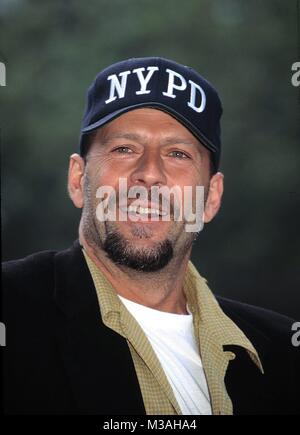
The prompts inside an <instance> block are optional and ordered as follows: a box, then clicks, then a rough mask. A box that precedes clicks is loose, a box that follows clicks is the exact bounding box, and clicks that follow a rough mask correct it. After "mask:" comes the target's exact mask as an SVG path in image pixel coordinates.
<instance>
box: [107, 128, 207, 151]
mask: <svg viewBox="0 0 300 435" xmlns="http://www.w3.org/2000/svg"><path fill="white" fill-rule="evenodd" d="M114 139H127V140H133V141H135V142H139V143H141V144H143V145H147V143H148V139H147V137H146V136H143V135H140V134H137V133H125V132H124V133H122V132H120V133H114V134H110V135H107V137H104V138H103V142H102V143H103V144H107V143H109V142H110V141H112V140H114ZM195 140H196V141H197V143H196V142H192V141H189V140H186V139H184V138H181V137H179V136H169V137H167V138H165V139H164V140H163V141H161V142H160V144H161V145H162V146H164V145H176V144H184V145H189V146H193V145H194V146H196V147H197V148H198V145H199V144H200V145H202V144H201V142H200V141H199V140H198V139H196V138H195ZM199 148H200V147H199ZM200 151H201V149H200Z"/></svg>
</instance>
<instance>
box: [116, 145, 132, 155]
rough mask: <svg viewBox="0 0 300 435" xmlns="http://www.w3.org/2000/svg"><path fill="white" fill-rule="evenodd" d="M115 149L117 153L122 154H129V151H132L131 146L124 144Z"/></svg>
mask: <svg viewBox="0 0 300 435" xmlns="http://www.w3.org/2000/svg"><path fill="white" fill-rule="evenodd" d="M113 151H114V152H117V153H120V154H129V153H132V150H131V149H130V148H128V147H124V146H122V147H118V148H115V149H113Z"/></svg>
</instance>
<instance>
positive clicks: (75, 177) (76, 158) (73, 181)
mask: <svg viewBox="0 0 300 435" xmlns="http://www.w3.org/2000/svg"><path fill="white" fill-rule="evenodd" d="M84 168H85V164H84V160H83V158H82V157H81V156H80V155H79V154H72V155H71V156H70V164H69V173H68V192H69V195H70V198H71V200H72V201H73V204H74V205H75V207H77V208H82V207H83V176H84Z"/></svg>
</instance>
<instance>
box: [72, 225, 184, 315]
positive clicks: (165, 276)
mask: <svg viewBox="0 0 300 435" xmlns="http://www.w3.org/2000/svg"><path fill="white" fill-rule="evenodd" d="M79 240H80V243H81V245H82V246H83V248H84V250H85V252H86V253H87V255H88V256H89V258H90V259H91V260H92V261H93V262H94V264H95V265H96V266H97V267H98V269H99V270H100V271H101V272H102V273H103V275H104V276H105V277H106V279H107V280H108V281H109V282H110V283H111V284H112V286H113V287H114V289H115V290H116V292H117V293H118V294H119V295H120V296H123V297H124V298H126V299H129V300H131V301H133V302H136V303H138V304H141V305H145V306H147V307H149V308H153V309H155V310H160V311H165V312H169V313H175V314H187V309H186V296H185V293H184V291H183V281H184V276H185V273H186V269H187V265H188V261H189V258H190V253H191V249H190V250H189V252H187V253H186V255H185V256H184V257H180V258H179V256H177V257H176V255H174V257H173V258H172V259H171V261H170V262H169V263H168V265H167V266H165V267H164V268H163V269H162V270H160V271H156V272H140V271H136V270H133V269H130V268H128V267H124V266H120V265H118V264H115V263H113V262H112V261H111V260H110V259H109V258H108V257H107V255H106V253H105V252H104V251H103V250H102V249H101V248H98V247H95V246H92V244H91V243H89V242H88V241H87V240H86V238H85V237H84V235H83V233H82V230H81V229H80V230H79ZM175 277H176V281H175V282H174V278H175Z"/></svg>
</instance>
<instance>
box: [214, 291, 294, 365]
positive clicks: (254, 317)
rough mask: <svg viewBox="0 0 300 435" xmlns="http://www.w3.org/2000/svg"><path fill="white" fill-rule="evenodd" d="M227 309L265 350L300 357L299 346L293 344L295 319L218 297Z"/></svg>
mask: <svg viewBox="0 0 300 435" xmlns="http://www.w3.org/2000/svg"><path fill="white" fill-rule="evenodd" d="M216 298H217V301H218V303H219V305H220V307H221V308H222V310H223V312H224V313H225V314H226V315H227V316H228V317H229V318H230V319H231V320H232V321H233V322H234V323H235V324H236V325H237V326H238V327H239V328H240V329H241V330H242V331H243V332H244V334H245V335H246V336H247V337H248V338H249V339H250V341H251V342H252V343H253V345H254V346H255V347H258V349H260V350H261V351H262V352H263V353H264V352H265V351H266V350H267V349H266V348H268V349H269V351H271V353H273V354H277V353H280V352H281V353H282V352H284V353H285V355H287V354H292V355H293V356H294V357H296V358H297V359H298V358H299V357H300V352H299V348H297V347H295V346H293V344H292V337H293V334H294V330H293V325H294V324H295V322H296V321H295V320H294V319H292V318H290V317H288V316H285V315H283V314H279V313H277V312H275V311H272V310H268V309H265V308H261V307H257V306H254V305H250V304H246V303H242V302H238V301H234V300H231V299H227V298H223V297H219V296H217V297H216Z"/></svg>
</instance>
